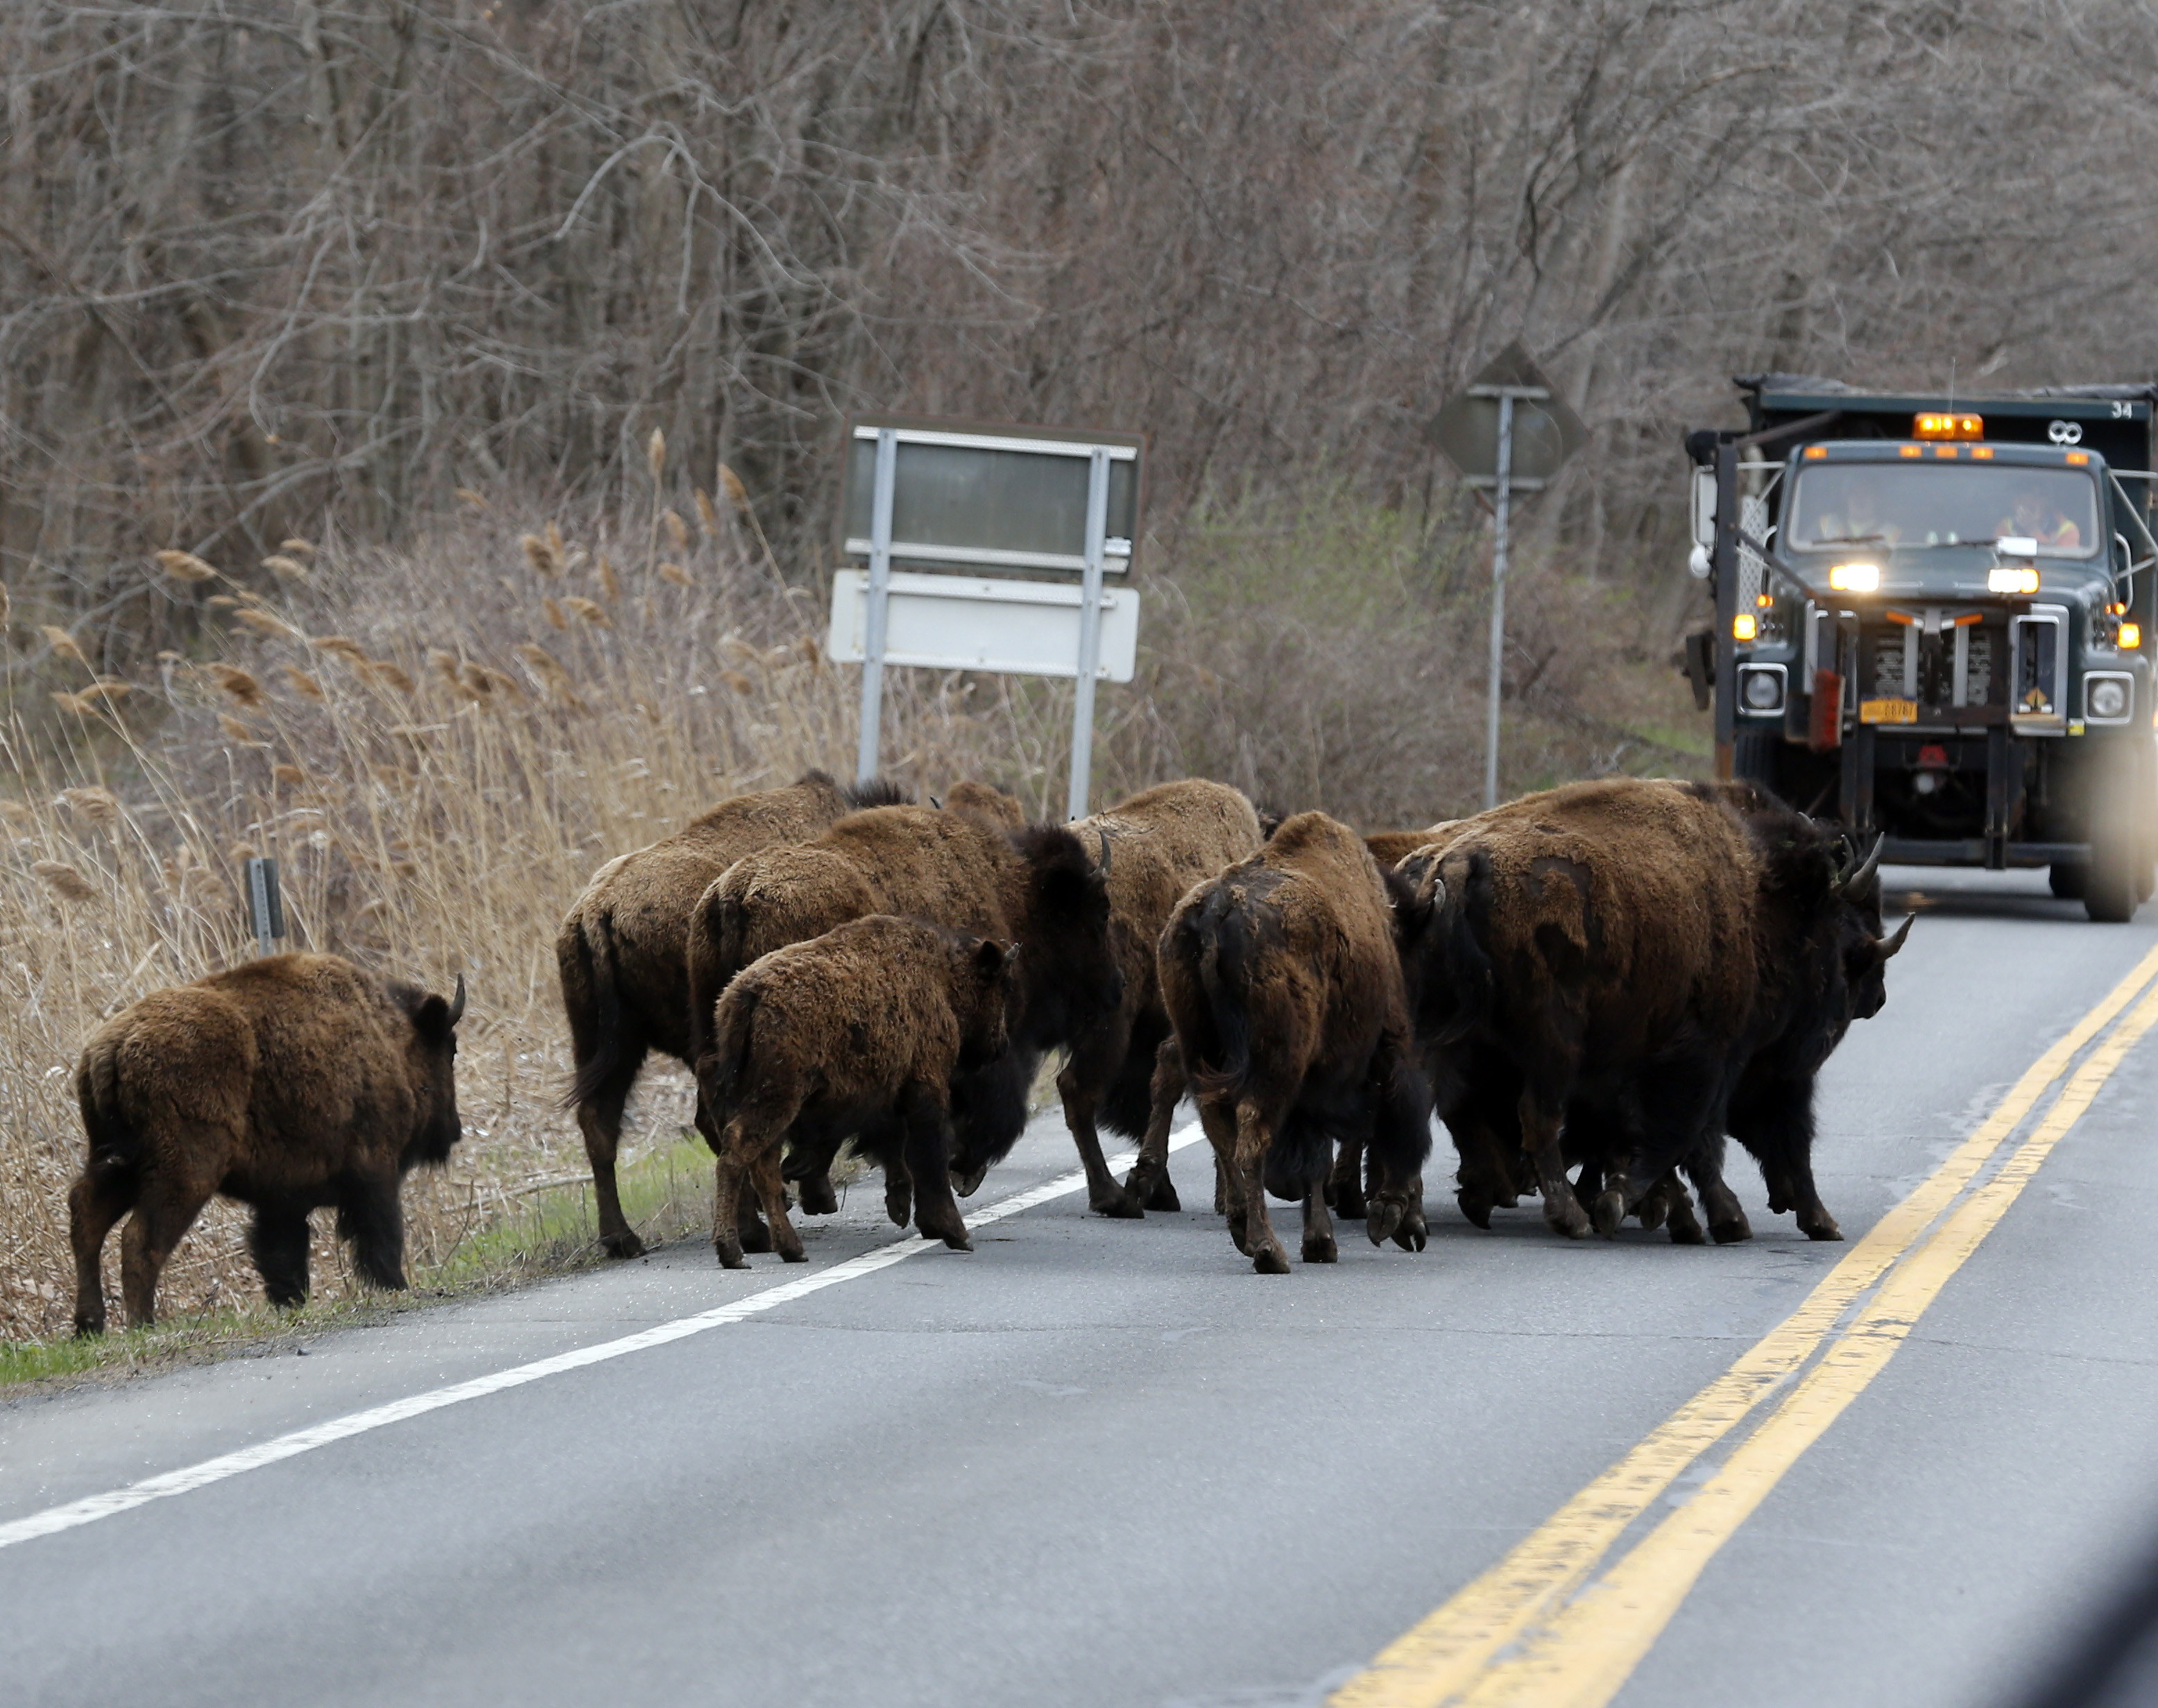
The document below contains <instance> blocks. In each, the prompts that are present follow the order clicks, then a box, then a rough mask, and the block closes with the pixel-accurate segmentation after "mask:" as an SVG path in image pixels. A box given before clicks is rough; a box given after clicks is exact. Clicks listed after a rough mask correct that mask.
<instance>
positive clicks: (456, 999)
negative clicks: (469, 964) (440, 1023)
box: [449, 973, 465, 1026]
mask: <svg viewBox="0 0 2158 1708" xmlns="http://www.w3.org/2000/svg"><path fill="white" fill-rule="evenodd" d="M464 1017H465V976H464V974H463V973H459V974H457V994H456V995H455V996H453V997H452V998H450V1019H449V1024H451V1025H452V1026H454V1025H456V1024H457V1022H458V1021H459V1020H462V1019H464Z"/></svg>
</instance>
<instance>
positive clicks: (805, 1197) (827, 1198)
mask: <svg viewBox="0 0 2158 1708" xmlns="http://www.w3.org/2000/svg"><path fill="white" fill-rule="evenodd" d="M798 1190H799V1193H800V1196H801V1201H802V1213H803V1215H838V1214H839V1194H838V1193H837V1192H835V1191H834V1190H833V1189H832V1177H831V1176H830V1175H829V1174H813V1175H811V1176H810V1177H809V1178H808V1179H807V1180H804V1181H803V1183H802V1184H801V1186H800V1188H799V1189H798Z"/></svg>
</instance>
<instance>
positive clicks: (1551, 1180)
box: [1520, 1091, 1588, 1240]
mask: <svg viewBox="0 0 2158 1708" xmlns="http://www.w3.org/2000/svg"><path fill="white" fill-rule="evenodd" d="M1564 1107H1565V1102H1564V1100H1563V1099H1561V1100H1559V1102H1557V1105H1556V1106H1555V1107H1551V1108H1548V1109H1546V1107H1544V1105H1543V1102H1542V1101H1541V1099H1539V1098H1538V1097H1537V1096H1536V1093H1535V1091H1523V1092H1522V1093H1521V1114H1520V1120H1521V1148H1522V1149H1523V1150H1524V1151H1525V1152H1526V1153H1527V1154H1528V1158H1529V1160H1530V1161H1531V1163H1533V1164H1535V1165H1536V1185H1537V1187H1538V1189H1540V1190H1541V1192H1542V1194H1543V1200H1544V1220H1545V1221H1546V1222H1547V1223H1549V1224H1550V1225H1551V1227H1553V1228H1554V1229H1556V1230H1557V1231H1558V1232H1560V1233H1562V1234H1564V1235H1565V1236H1567V1238H1568V1239H1569V1240H1579V1239H1584V1238H1586V1237H1587V1236H1588V1216H1587V1215H1584V1214H1582V1208H1581V1200H1579V1199H1577V1198H1576V1197H1575V1196H1574V1195H1573V1187H1572V1184H1570V1183H1569V1182H1568V1181H1567V1178H1566V1157H1565V1154H1564V1153H1562V1151H1561V1150H1560V1149H1559V1143H1558V1129H1559V1119H1560V1111H1561V1110H1562V1109H1563V1108H1564Z"/></svg>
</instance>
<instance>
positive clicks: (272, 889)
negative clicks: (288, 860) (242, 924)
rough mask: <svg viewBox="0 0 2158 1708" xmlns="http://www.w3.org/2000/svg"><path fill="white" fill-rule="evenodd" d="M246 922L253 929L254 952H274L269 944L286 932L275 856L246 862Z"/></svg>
mask: <svg viewBox="0 0 2158 1708" xmlns="http://www.w3.org/2000/svg"><path fill="white" fill-rule="evenodd" d="M247 923H248V925H249V926H250V927H251V928H252V929H253V931H254V932H255V952H256V954H258V955H269V954H274V953H275V952H276V950H275V949H274V947H272V946H273V945H274V944H275V943H276V941H277V939H279V938H280V937H283V936H284V935H285V899H284V897H283V896H282V895H280V894H279V893H278V890H277V862H276V861H275V860H270V859H250V860H249V861H248V863H247Z"/></svg>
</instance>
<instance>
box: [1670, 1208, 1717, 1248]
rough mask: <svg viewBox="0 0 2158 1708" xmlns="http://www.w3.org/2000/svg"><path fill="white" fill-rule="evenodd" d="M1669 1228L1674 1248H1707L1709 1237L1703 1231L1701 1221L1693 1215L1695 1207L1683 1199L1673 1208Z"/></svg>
mask: <svg viewBox="0 0 2158 1708" xmlns="http://www.w3.org/2000/svg"><path fill="white" fill-rule="evenodd" d="M1668 1226H1669V1228H1670V1236H1671V1243H1672V1244H1673V1245H1674V1246H1705V1245H1706V1244H1707V1243H1708V1236H1707V1235H1706V1234H1705V1233H1703V1232H1702V1231H1701V1221H1700V1219H1699V1218H1698V1217H1696V1215H1694V1213H1693V1205H1691V1204H1690V1203H1688V1202H1687V1201H1686V1200H1685V1199H1683V1198H1682V1199H1680V1200H1679V1201H1678V1202H1677V1203H1676V1204H1675V1205H1672V1206H1671V1219H1670V1223H1669V1224H1668Z"/></svg>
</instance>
